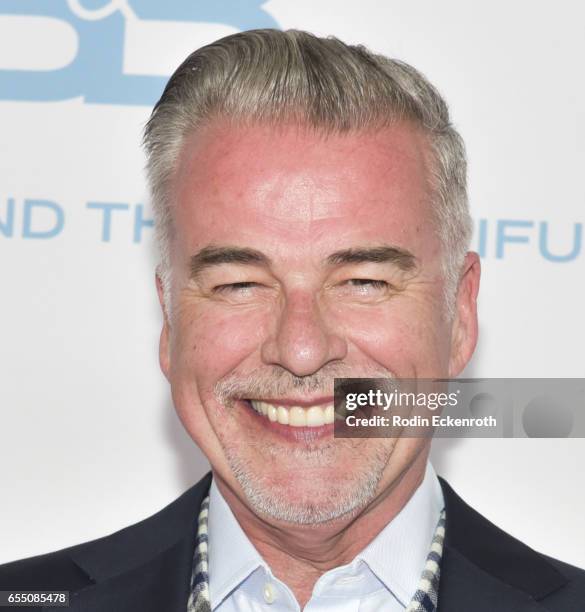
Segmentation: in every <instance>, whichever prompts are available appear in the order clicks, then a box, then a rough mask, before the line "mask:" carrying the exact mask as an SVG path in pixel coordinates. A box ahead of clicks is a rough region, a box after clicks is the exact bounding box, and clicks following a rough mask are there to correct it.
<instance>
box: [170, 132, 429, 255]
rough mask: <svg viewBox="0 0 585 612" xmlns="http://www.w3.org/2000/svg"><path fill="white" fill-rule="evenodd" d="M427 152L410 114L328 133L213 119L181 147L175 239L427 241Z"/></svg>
mask: <svg viewBox="0 0 585 612" xmlns="http://www.w3.org/2000/svg"><path fill="white" fill-rule="evenodd" d="M428 157H429V150H428V144H427V142H426V139H425V137H424V135H422V134H421V133H420V131H419V130H417V129H416V128H415V127H413V126H412V125H410V124H407V123H397V124H395V125H393V126H390V127H387V128H384V129H381V130H377V131H375V132H374V131H367V132H366V131H363V132H349V133H344V134H328V135H325V134H323V133H317V132H315V131H314V130H310V129H308V128H303V127H298V126H279V127H278V128H275V127H271V126H266V125H251V126H246V127H243V126H242V127H238V126H234V124H233V123H231V122H230V123H228V122H223V123H222V122H216V123H212V124H210V125H207V126H206V127H205V128H203V129H201V130H199V131H197V132H196V133H195V134H193V135H192V136H191V137H190V138H188V139H187V141H186V142H185V145H184V147H183V150H182V154H181V157H180V160H179V166H178V169H177V174H176V177H175V181H174V196H175V197H174V205H173V209H174V210H173V218H174V225H175V229H176V239H177V241H178V242H179V243H180V246H182V247H184V248H186V249H188V250H191V251H194V250H196V249H200V248H202V247H205V246H206V245H207V244H210V243H213V244H219V245H221V244H236V245H238V246H252V247H254V248H258V247H259V248H263V247H265V248H267V249H272V250H273V252H274V253H277V252H279V253H282V254H286V253H288V254H290V255H291V256H293V255H294V256H299V257H300V256H301V255H302V254H304V253H306V252H311V253H315V252H317V251H319V253H320V254H321V255H322V254H323V253H324V252H325V251H327V249H330V250H331V251H332V250H335V249H336V248H338V247H339V246H340V244H341V243H345V244H343V245H342V246H345V247H351V246H354V245H357V244H360V245H361V246H363V244H364V242H366V243H382V242H383V243H393V244H395V245H396V246H404V247H407V248H410V249H411V250H412V248H413V247H414V248H417V246H418V248H419V250H420V249H423V250H424V247H425V246H426V247H429V248H432V247H433V245H432V244H431V243H429V240H431V242H432V235H434V224H433V219H432V208H431V205H430V190H429V186H428V176H429V174H428ZM415 243H418V245H417V244H415ZM334 247H335V248H334ZM418 255H421V253H419V254H418Z"/></svg>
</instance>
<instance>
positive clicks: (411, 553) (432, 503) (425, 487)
mask: <svg viewBox="0 0 585 612" xmlns="http://www.w3.org/2000/svg"><path fill="white" fill-rule="evenodd" d="M443 506H444V501H443V493H442V490H441V485H440V484H439V480H438V478H437V475H436V474H435V471H434V469H433V467H432V466H431V464H430V463H427V467H426V470H425V476H424V478H423V481H422V483H421V485H420V486H419V487H418V489H417V490H416V491H415V492H414V494H413V496H412V497H411V498H410V499H409V500H408V502H407V503H406V505H405V506H404V507H403V508H402V510H401V511H400V512H399V513H398V514H397V515H396V516H395V517H394V519H393V520H392V521H391V522H390V523H388V525H386V527H384V529H382V531H381V532H380V533H379V534H378V535H377V536H376V537H375V538H374V539H373V540H372V541H371V542H370V543H369V544H368V545H367V546H366V548H364V550H363V551H362V552H361V553H359V554H358V555H357V556H356V558H355V559H354V561H353V562H352V564H356V563H359V562H360V561H361V562H364V563H366V565H367V566H368V567H369V568H370V570H371V571H372V572H373V573H374V574H375V575H376V577H377V578H378V579H379V580H380V581H381V582H382V583H383V584H384V585H385V587H386V588H388V589H389V590H390V591H391V592H392V593H393V594H394V596H395V597H396V598H397V599H398V600H399V601H400V602H401V603H402V604H403V605H404V606H405V607H406V606H407V605H408V604H409V602H410V600H411V598H412V596H413V595H414V593H415V592H416V589H417V587H418V583H419V580H420V576H421V573H422V570H423V568H424V565H425V562H426V558H427V555H428V553H429V550H430V547H431V542H432V540H433V535H434V533H435V529H436V526H437V521H438V520H439V515H440V513H441V510H442V509H443ZM208 542H209V594H210V599H211V604H212V606H213V607H215V606H217V605H219V603H221V602H222V601H223V600H224V599H225V598H226V597H227V596H228V595H229V594H230V593H231V592H232V591H233V590H234V589H236V588H237V587H238V586H239V585H240V584H241V583H242V582H243V581H244V580H245V579H246V578H247V577H248V576H249V575H250V574H251V573H252V572H254V571H255V570H256V569H257V568H258V567H264V569H265V570H266V571H267V573H268V574H269V575H270V574H271V571H270V568H269V567H268V566H267V564H266V562H265V561H264V559H262V557H261V556H260V553H259V552H258V551H257V550H256V548H254V546H253V544H252V543H251V542H250V540H249V539H248V537H247V536H246V534H245V533H244V531H243V530H242V528H241V527H240V525H239V523H238V521H237V520H236V518H235V516H234V515H233V513H232V511H231V509H230V507H229V506H228V504H227V502H226V501H225V499H224V498H223V496H222V495H221V493H220V492H219V489H218V488H217V485H216V484H215V481H212V483H211V488H210V491H209V519H208Z"/></svg>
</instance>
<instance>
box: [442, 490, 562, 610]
mask: <svg viewBox="0 0 585 612" xmlns="http://www.w3.org/2000/svg"><path fill="white" fill-rule="evenodd" d="M440 481H441V487H442V489H443V496H444V498H445V511H446V514H447V524H446V527H445V545H444V552H443V560H442V563H441V583H440V586H439V606H438V610H439V612H441V611H445V612H464V611H468V610H474V612H493V611H494V610H498V611H501V612H507V611H513V612H537V611H540V612H542V611H543V607H542V606H541V605H540V604H539V603H538V602H539V601H540V600H541V599H543V598H544V597H546V596H547V595H549V594H550V593H552V592H553V591H556V590H557V589H559V588H561V587H563V586H564V585H565V584H566V583H567V578H566V577H565V576H563V575H562V574H561V573H560V572H559V571H558V570H557V569H556V568H555V567H553V566H552V565H551V564H550V563H549V562H548V561H547V560H546V559H545V558H544V557H543V556H542V555H540V554H538V553H537V552H535V551H534V550H532V549H531V548H529V547H528V546H526V545H525V544H523V543H522V542H520V541H518V540H516V539H515V538H513V537H512V536H510V535H509V534H507V533H505V532H504V531H502V530H501V529H499V528H498V527H496V526H495V525H493V524H492V523H490V522H489V521H488V520H487V519H485V518H484V517H483V516H481V515H480V514H479V513H478V512H476V511H475V510H473V509H472V508H470V507H469V506H468V505H467V504H466V503H465V502H464V501H463V500H462V499H461V498H460V497H459V496H458V495H457V494H456V493H455V492H454V491H453V489H451V487H450V486H449V485H448V484H447V483H446V482H445V481H444V480H442V479H440Z"/></svg>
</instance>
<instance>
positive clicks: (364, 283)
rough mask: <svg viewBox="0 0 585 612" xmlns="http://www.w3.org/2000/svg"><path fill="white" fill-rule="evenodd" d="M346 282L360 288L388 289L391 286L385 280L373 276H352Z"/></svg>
mask: <svg viewBox="0 0 585 612" xmlns="http://www.w3.org/2000/svg"><path fill="white" fill-rule="evenodd" d="M346 283H347V284H348V285H350V286H352V287H358V288H362V287H363V288H364V289H367V288H372V289H386V288H388V287H390V284H389V283H387V282H386V281H383V280H374V279H372V278H351V279H349V280H348V281H346Z"/></svg>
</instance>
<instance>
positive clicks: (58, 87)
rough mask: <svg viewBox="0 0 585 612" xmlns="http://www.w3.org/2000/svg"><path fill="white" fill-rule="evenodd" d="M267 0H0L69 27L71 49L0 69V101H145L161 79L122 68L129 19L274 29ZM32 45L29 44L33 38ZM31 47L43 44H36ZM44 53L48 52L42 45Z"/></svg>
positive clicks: (2, 8)
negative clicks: (54, 59) (36, 65)
mask: <svg viewBox="0 0 585 612" xmlns="http://www.w3.org/2000/svg"><path fill="white" fill-rule="evenodd" d="M265 2H266V0H225V1H218V0H50V1H47V0H0V20H1V19H2V18H3V15H9V16H19V17H21V18H26V17H31V19H30V20H29V21H30V23H31V24H32V23H33V22H34V21H35V19H32V17H36V18H37V19H36V21H37V22H38V17H45V18H52V19H53V20H57V21H60V22H62V23H64V25H65V26H67V27H69V28H73V30H74V32H75V34H76V36H77V41H78V45H77V53H76V55H75V57H74V58H73V60H72V61H71V62H70V63H68V64H67V65H66V66H62V67H59V68H56V69H49V70H22V69H21V70H18V69H5V70H0V99H4V100H27V101H42V102H48V101H57V100H66V99H69V98H75V97H78V96H83V98H84V99H85V101H86V102H90V103H97V104H141V105H148V106H152V105H153V104H154V103H155V102H156V100H157V99H158V98H159V96H160V94H161V93H162V90H163V88H164V85H165V83H166V81H167V78H165V77H163V76H156V75H149V74H131V73H128V72H125V70H124V49H125V43H126V39H127V30H128V24H129V23H130V22H132V23H133V24H138V26H139V25H140V23H141V22H142V23H147V24H148V23H154V22H167V23H168V22H191V23H202V22H204V23H214V24H224V25H228V26H231V27H233V28H237V29H239V30H246V29H251V28H261V27H271V28H275V27H278V24H277V23H276V22H275V21H274V19H273V18H272V17H271V16H270V15H269V14H268V13H267V12H266V11H265V10H264V9H263V8H262V5H263V4H265ZM33 44H34V43H33ZM36 44H37V46H38V49H37V53H39V54H42V53H43V43H42V42H40V43H39V42H37V43H36ZM45 52H47V50H45Z"/></svg>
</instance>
